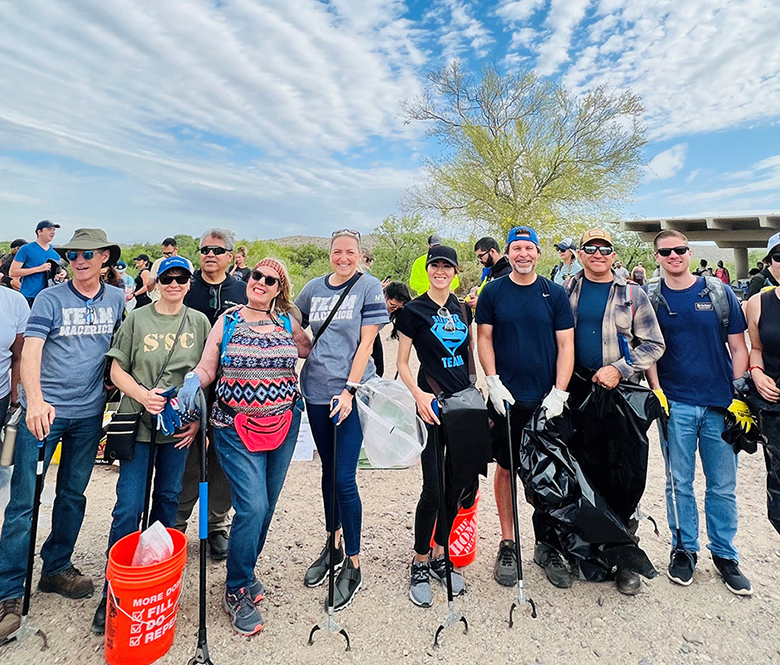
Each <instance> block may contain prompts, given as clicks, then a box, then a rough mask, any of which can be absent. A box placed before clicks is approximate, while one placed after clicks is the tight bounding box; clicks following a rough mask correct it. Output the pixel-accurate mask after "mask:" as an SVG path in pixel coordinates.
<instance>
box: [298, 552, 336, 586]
mask: <svg viewBox="0 0 780 665" xmlns="http://www.w3.org/2000/svg"><path fill="white" fill-rule="evenodd" d="M329 562H330V557H329V556H328V543H327V542H326V543H325V547H323V548H322V552H320V555H319V557H317V559H316V560H315V561H314V563H313V564H311V566H309V569H308V570H307V571H306V574H305V575H304V576H303V584H304V586H307V587H315V586H319V585H320V584H322V583H323V582H324V581H325V580H326V579H327V577H328V563H329ZM343 565H344V545H343V542H342V541H340V542H339V544H338V546H337V547H336V561H335V564H334V566H333V570H335V571H338V570H339V569H340V568H341V567H342V566H343Z"/></svg>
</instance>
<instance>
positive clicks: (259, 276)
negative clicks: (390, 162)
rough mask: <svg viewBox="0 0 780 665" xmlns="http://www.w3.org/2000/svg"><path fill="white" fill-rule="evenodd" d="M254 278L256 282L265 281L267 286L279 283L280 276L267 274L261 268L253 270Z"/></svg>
mask: <svg viewBox="0 0 780 665" xmlns="http://www.w3.org/2000/svg"><path fill="white" fill-rule="evenodd" d="M252 279H253V280H255V281H256V282H261V281H264V282H265V285H266V286H274V285H275V284H278V283H279V278H278V277H274V276H273V275H266V274H265V273H262V272H260V271H259V270H253V271H252Z"/></svg>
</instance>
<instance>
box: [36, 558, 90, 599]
mask: <svg viewBox="0 0 780 665" xmlns="http://www.w3.org/2000/svg"><path fill="white" fill-rule="evenodd" d="M38 590H39V591H44V592H45V593H58V594H60V596H65V598H73V599H78V598H91V597H92V593H93V592H94V590H95V588H94V586H93V585H92V580H91V579H90V578H89V577H87V576H86V575H82V574H81V573H80V572H79V569H78V568H76V567H75V566H69V567H68V568H66V569H65V570H63V571H60V572H59V573H57V574H56V575H41V579H40V581H39V582H38Z"/></svg>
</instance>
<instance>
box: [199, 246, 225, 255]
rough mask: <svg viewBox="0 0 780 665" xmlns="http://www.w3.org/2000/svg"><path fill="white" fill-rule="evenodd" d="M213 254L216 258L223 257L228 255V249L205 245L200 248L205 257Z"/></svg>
mask: <svg viewBox="0 0 780 665" xmlns="http://www.w3.org/2000/svg"><path fill="white" fill-rule="evenodd" d="M211 252H214V256H222V255H223V254H226V253H227V249H225V248H224V247H220V246H219V245H204V246H203V247H201V248H200V253H201V254H203V256H208V255H209V254H210V253H211Z"/></svg>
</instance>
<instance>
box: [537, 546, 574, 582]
mask: <svg viewBox="0 0 780 665" xmlns="http://www.w3.org/2000/svg"><path fill="white" fill-rule="evenodd" d="M534 563H536V564H538V565H539V566H541V567H542V568H544V574H545V575H546V576H547V579H548V580H549V582H550V584H552V585H553V586H554V587H558V588H559V589H568V588H569V587H570V586H571V573H569V569H568V568H567V567H566V564H565V563H564V562H563V559H561V555H560V554H558V552H557V551H556V550H554V549H553V548H552V547H550V546H549V545H545V544H544V543H537V544H536V551H535V552H534Z"/></svg>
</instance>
